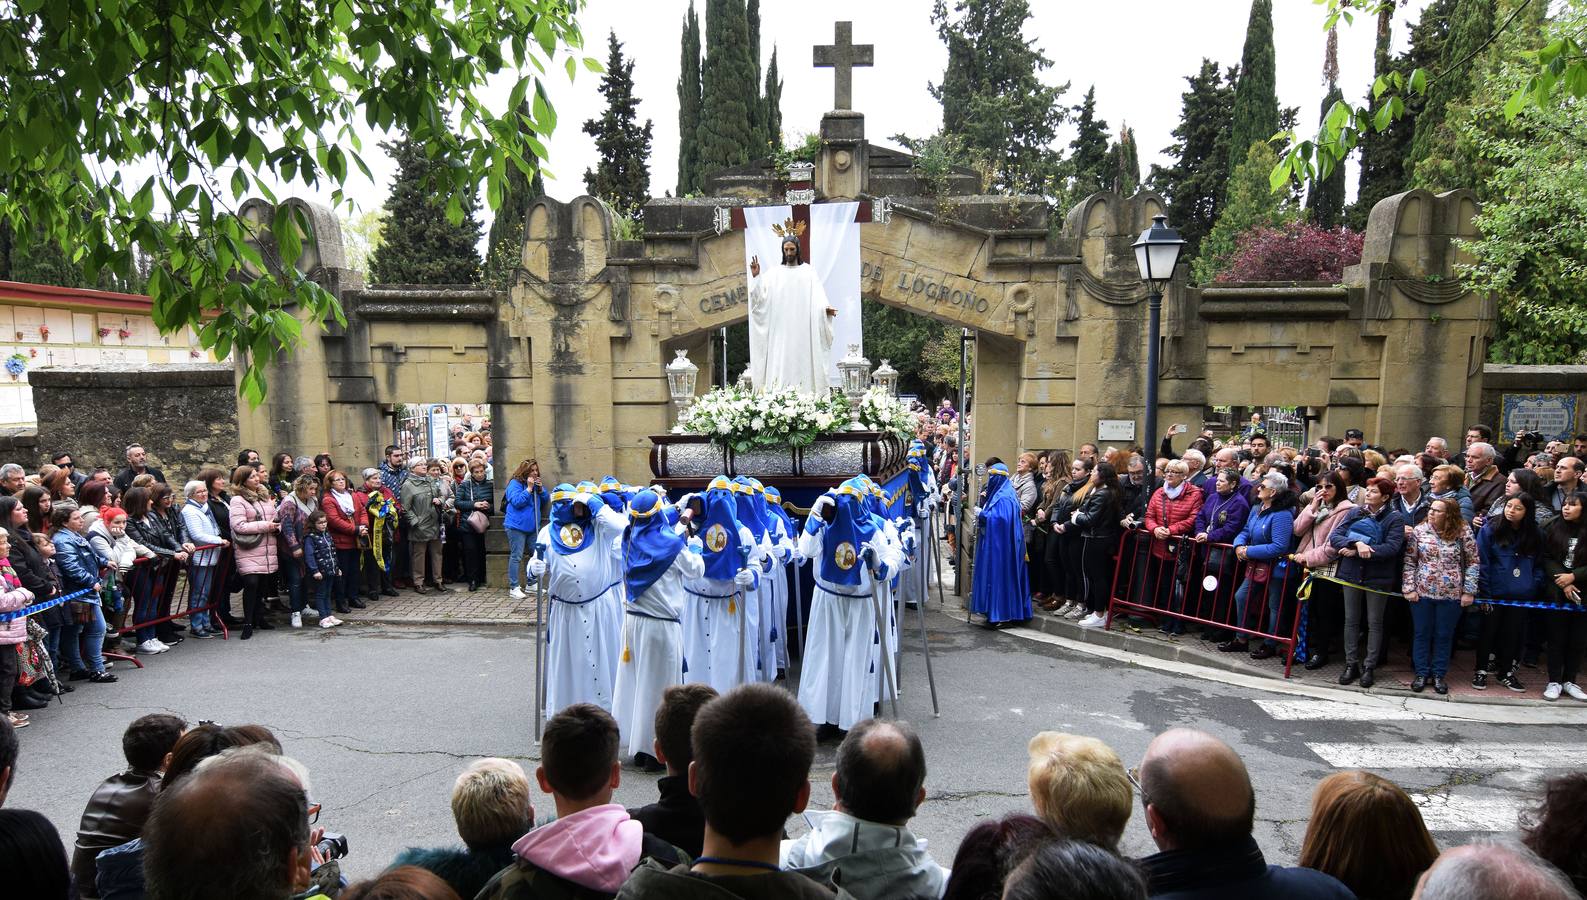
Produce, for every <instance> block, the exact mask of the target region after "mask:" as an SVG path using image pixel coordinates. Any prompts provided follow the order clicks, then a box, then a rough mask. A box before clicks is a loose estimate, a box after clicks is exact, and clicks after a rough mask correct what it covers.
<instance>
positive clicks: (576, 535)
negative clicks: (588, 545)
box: [561, 524, 584, 547]
mask: <svg viewBox="0 0 1587 900" xmlns="http://www.w3.org/2000/svg"><path fill="white" fill-rule="evenodd" d="M561 534H562V546H564V547H577V546H578V545H580V544H582V543H584V529H583V528H580V527H579V526H577V525H573V524H567V525H563V526H562V532H561Z"/></svg>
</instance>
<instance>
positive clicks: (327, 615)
mask: <svg viewBox="0 0 1587 900" xmlns="http://www.w3.org/2000/svg"><path fill="white" fill-rule="evenodd" d="M308 532H309V533H308V536H307V537H305V538H304V539H303V565H304V567H305V568H306V569H307V570H308V573H309V581H310V582H311V583H312V584H313V586H314V608H315V609H317V610H319V613H320V627H321V628H335V627H336V626H337V625H340V624H342V620H341V619H338V618H336V617H335V616H333V615H331V584H332V583H334V582H335V581H336V574H337V570H336V545H335V544H333V543H331V531H330V522H329V520H327V519H326V518H325V511H324V510H319V509H316V510H315V511H313V512H311V513H309V517H308ZM337 612H347V610H346V609H345V608H341V609H338V610H337Z"/></svg>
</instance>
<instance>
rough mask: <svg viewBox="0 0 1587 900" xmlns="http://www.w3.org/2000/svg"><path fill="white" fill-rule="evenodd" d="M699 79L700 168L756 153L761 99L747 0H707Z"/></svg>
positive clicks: (727, 163)
mask: <svg viewBox="0 0 1587 900" xmlns="http://www.w3.org/2000/svg"><path fill="white" fill-rule="evenodd" d="M701 71H702V74H701V79H700V126H699V129H698V131H699V135H700V170H699V171H700V174H701V175H702V176H703V175H705V174H706V173H708V172H715V171H717V170H719V169H726V168H729V167H732V166H740V165H743V164H744V163H747V162H749V161H750V160H751V159H755V158H757V155H756V150H757V149H758V148H757V146H756V143H755V132H754V129H753V128H752V127H751V124H750V123H751V118H750V113H751V107H753V106H754V105H755V104H757V103H759V102H760V89H759V85H757V84H756V83H755V73H754V72H753V71H752V70H751V68H750V58H749V23H748V21H747V19H746V17H745V12H744V0H708V2H707V3H706V7H705V64H704V67H703V68H702V70H701Z"/></svg>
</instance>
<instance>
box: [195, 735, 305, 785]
mask: <svg viewBox="0 0 1587 900" xmlns="http://www.w3.org/2000/svg"><path fill="white" fill-rule="evenodd" d="M239 756H261V757H264V758H265V759H268V760H270V761H271V762H273V763H275V764H276V765H278V766H280V767H281V768H282V770H283V771H285V772H286V774H288V775H290V776H292V778H293V779H294V780H295V781H297V783H298V784H300V785H302V786H303V793H304V794H311V793H313V791H312V790H311V787H312V785H311V784H310V782H309V767H308V766H305V765H304V764H302V763H301V762H298V761H297V760H295V759H293V758H292V757H290V756H286V755H283V754H280V753H277V752H276V751H275V748H274V747H272V746H271V745H269V744H244V745H242V746H241V747H228V748H226V749H225V750H222V751H221V752H219V753H217V754H215V755H214V756H208V757H205V758H204V759H201V760H199V763H198V765H197V766H195V767H194V769H193V771H194V772H202V771H204V770H205V769H212V768H214V767H216V766H219V765H222V763H223V761H224V760H228V759H236V758H237V757H239Z"/></svg>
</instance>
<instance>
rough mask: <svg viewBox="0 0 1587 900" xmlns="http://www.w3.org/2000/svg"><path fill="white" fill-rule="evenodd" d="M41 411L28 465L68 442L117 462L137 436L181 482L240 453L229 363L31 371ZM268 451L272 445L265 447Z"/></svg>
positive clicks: (90, 460) (88, 457)
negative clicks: (200, 470)
mask: <svg viewBox="0 0 1587 900" xmlns="http://www.w3.org/2000/svg"><path fill="white" fill-rule="evenodd" d="M30 376H31V380H32V382H33V394H34V397H35V398H36V401H35V406H36V408H37V409H38V413H39V425H38V443H37V447H36V453H35V454H34V456H35V458H31V459H12V458H10V457H7V458H6V460H5V461H7V462H19V463H22V464H23V465H24V466H26V467H27V468H28V469H29V470H30V471H31V470H32V469H34V468H35V467H37V466H38V465H40V464H41V463H46V462H49V456H50V454H52V453H56V452H59V451H60V450H69V451H70V452H71V453H72V454H73V455H74V456H75V457H76V459H77V462H78V465H79V466H82V467H83V468H84V470H85V471H87V470H90V469H91V468H92V467H93V466H96V465H102V466H106V467H109V468H111V469H112V470H119V469H120V468H121V467H122V466H124V465H125V464H126V463H125V459H126V456H125V451H126V447H127V445H128V444H130V443H132V442H134V441H137V442H138V443H140V444H142V445H143V447H144V449H145V450H147V451H148V453H149V464H150V465H153V466H155V467H157V468H159V469H161V470H162V471H164V472H165V475H166V479H167V481H170V482H172V483H173V484H179V483H180V482H179V481H178V479H185V478H187V477H189V476H191V475H193V474H195V473H196V472H198V470H199V469H201V468H203V467H205V466H208V465H215V464H222V463H223V464H224V468H226V469H227V470H228V471H229V470H230V468H231V465H232V464H233V463H235V462H236V461H237V451H238V449H240V447H241V439H240V438H239V436H238V430H237V405H238V402H239V401H238V399H237V393H236V387H235V385H234V382H233V376H232V366H231V364H230V363H222V364H208V365H202V366H185V367H181V368H172V367H166V366H157V367H148V368H126V367H122V366H116V367H78V368H59V369H40V370H38V371H36V372H33V373H30ZM259 449H260V451H261V452H262V453H265V454H267V455H268V453H269V450H270V448H269V447H261V448H259Z"/></svg>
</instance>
